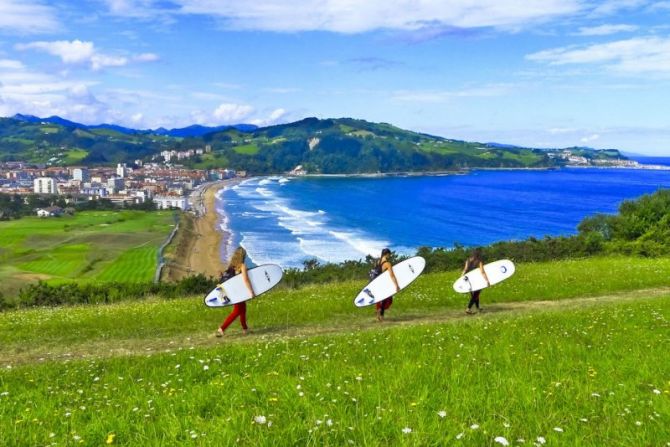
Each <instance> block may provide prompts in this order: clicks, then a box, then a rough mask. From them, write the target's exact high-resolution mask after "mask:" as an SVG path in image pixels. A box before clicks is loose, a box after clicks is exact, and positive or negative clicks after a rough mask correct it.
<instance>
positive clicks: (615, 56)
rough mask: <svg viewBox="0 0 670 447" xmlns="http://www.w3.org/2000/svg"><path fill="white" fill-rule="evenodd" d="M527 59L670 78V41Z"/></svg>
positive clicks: (647, 40)
mask: <svg viewBox="0 0 670 447" xmlns="http://www.w3.org/2000/svg"><path fill="white" fill-rule="evenodd" d="M526 59H528V60H532V61H536V62H546V63H548V64H550V65H567V64H604V65H606V66H607V67H608V68H610V69H611V70H613V71H617V72H620V73H626V74H661V75H670V38H661V37H639V38H633V39H628V40H619V41H615V42H609V43H603V44H595V45H588V46H582V47H562V48H555V49H550V50H544V51H540V52H537V53H533V54H529V55H527V56H526Z"/></svg>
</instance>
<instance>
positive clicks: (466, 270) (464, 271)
mask: <svg viewBox="0 0 670 447" xmlns="http://www.w3.org/2000/svg"><path fill="white" fill-rule="evenodd" d="M466 273H468V260H467V259H466V260H465V264H463V272H462V273H461V276H463V275H465V274H466Z"/></svg>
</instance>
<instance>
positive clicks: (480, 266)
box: [479, 261, 491, 286]
mask: <svg viewBox="0 0 670 447" xmlns="http://www.w3.org/2000/svg"><path fill="white" fill-rule="evenodd" d="M479 270H481V272H482V276H483V277H484V279H485V280H486V285H487V286H490V285H491V283H490V282H489V277H488V276H486V270H484V263H483V262H481V261H480V262H479Z"/></svg>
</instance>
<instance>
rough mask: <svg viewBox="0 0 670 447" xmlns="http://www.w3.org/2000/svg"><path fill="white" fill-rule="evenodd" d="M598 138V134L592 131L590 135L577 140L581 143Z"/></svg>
mask: <svg viewBox="0 0 670 447" xmlns="http://www.w3.org/2000/svg"><path fill="white" fill-rule="evenodd" d="M599 138H600V135H598V134H597V133H594V134H592V135H589V136H586V137H584V138H581V139H580V140H579V141H581V142H582V143H591V142H593V141H596V140H597V139H599Z"/></svg>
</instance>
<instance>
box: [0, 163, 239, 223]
mask: <svg viewBox="0 0 670 447" xmlns="http://www.w3.org/2000/svg"><path fill="white" fill-rule="evenodd" d="M245 175H246V173H245V172H235V171H233V170H230V169H212V170H200V169H188V168H185V167H183V166H177V165H170V164H162V163H156V162H152V163H146V164H144V163H142V161H141V160H137V161H136V162H135V163H134V164H133V165H131V166H128V165H127V164H125V163H119V164H117V165H116V167H113V166H104V167H83V166H69V167H57V166H49V167H46V166H35V165H31V164H28V163H24V162H5V163H0V193H5V194H19V195H28V194H51V195H60V196H65V197H67V198H68V200H73V201H75V202H81V201H86V200H98V199H107V200H109V201H111V202H112V203H114V204H118V205H119V206H125V205H132V204H141V203H144V202H146V201H148V200H152V201H153V202H154V204H155V205H156V208H158V209H168V208H178V209H181V210H184V211H186V210H189V209H191V208H192V203H191V201H190V200H189V196H190V194H191V193H192V192H193V191H194V190H196V189H197V187H198V186H200V185H202V184H203V183H207V182H214V181H219V180H225V179H230V178H234V177H244V176H245ZM36 212H38V213H39V212H40V210H37V211H36ZM42 214H44V210H42Z"/></svg>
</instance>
